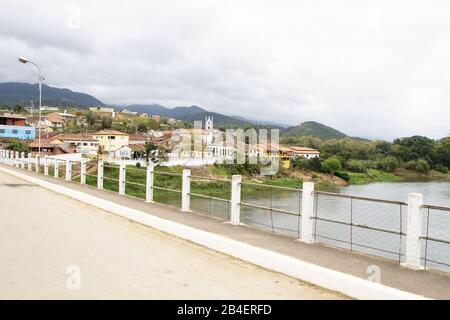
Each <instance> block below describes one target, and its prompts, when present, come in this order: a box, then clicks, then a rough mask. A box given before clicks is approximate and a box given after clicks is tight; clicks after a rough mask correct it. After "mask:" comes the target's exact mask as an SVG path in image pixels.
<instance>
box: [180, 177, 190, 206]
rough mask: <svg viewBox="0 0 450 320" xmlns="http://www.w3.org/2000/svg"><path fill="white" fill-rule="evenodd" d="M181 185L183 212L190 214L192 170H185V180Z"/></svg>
mask: <svg viewBox="0 0 450 320" xmlns="http://www.w3.org/2000/svg"><path fill="white" fill-rule="evenodd" d="M182 179H183V180H182V184H181V211H184V212H188V211H190V210H191V196H190V193H191V170H189V169H184V170H183V178H182Z"/></svg>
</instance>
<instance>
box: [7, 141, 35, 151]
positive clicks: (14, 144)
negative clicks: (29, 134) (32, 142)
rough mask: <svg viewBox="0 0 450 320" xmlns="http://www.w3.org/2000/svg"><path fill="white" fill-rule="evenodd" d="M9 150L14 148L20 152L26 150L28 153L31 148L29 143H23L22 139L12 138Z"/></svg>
mask: <svg viewBox="0 0 450 320" xmlns="http://www.w3.org/2000/svg"><path fill="white" fill-rule="evenodd" d="M8 149H9V150H13V151H18V152H25V153H28V152H29V150H30V148H29V147H28V145H27V144H26V143H23V142H22V141H19V140H16V139H14V140H12V141H11V142H10V144H9V146H8Z"/></svg>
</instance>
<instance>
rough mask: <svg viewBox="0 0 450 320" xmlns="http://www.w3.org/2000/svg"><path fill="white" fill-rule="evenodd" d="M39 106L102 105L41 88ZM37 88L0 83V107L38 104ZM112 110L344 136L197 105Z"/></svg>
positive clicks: (75, 94) (325, 128)
mask: <svg viewBox="0 0 450 320" xmlns="http://www.w3.org/2000/svg"><path fill="white" fill-rule="evenodd" d="M42 92H43V102H42V104H43V105H47V106H58V107H79V108H87V107H91V106H104V105H106V104H105V103H103V102H102V101H100V100H98V99H96V98H95V97H93V96H91V95H88V94H85V93H82V92H75V91H72V90H70V89H65V88H56V87H51V86H48V85H43V86H42ZM37 99H38V85H37V84H29V83H21V82H4V83H0V106H1V105H7V106H15V105H16V104H21V105H26V106H29V105H30V103H31V101H33V103H34V105H35V106H36V105H37V104H38V100H37ZM114 107H115V108H116V110H118V111H121V110H124V109H127V110H129V111H135V112H138V113H144V112H145V113H147V114H151V115H160V116H163V117H171V118H175V119H180V120H184V121H188V122H193V121H195V120H204V119H205V117H206V116H212V117H214V125H215V126H216V127H228V128H229V127H238V126H246V125H253V126H260V127H262V126H264V127H265V128H278V129H280V131H281V132H282V133H284V134H285V135H289V136H316V137H318V138H321V139H325V140H326V139H332V138H337V139H340V138H345V137H347V135H346V134H344V133H342V132H340V131H338V130H336V129H334V128H331V127H328V126H326V125H324V124H321V123H318V122H314V121H307V122H304V123H302V124H300V125H298V126H293V127H287V126H286V125H283V124H278V123H276V122H270V121H267V122H264V121H258V120H249V119H246V118H244V117H241V116H227V115H224V114H221V113H217V112H210V111H207V110H205V109H203V108H201V107H199V106H196V105H193V106H189V107H187V106H180V107H175V108H167V107H164V106H161V105H159V104H132V105H127V106H114Z"/></svg>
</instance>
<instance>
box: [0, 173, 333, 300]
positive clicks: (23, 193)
mask: <svg viewBox="0 0 450 320" xmlns="http://www.w3.org/2000/svg"><path fill="white" fill-rule="evenodd" d="M340 298H342V296H340V295H338V294H336V293H334V292H330V291H327V290H324V289H321V288H318V287H316V286H313V285H310V284H307V283H304V282H301V281H298V280H296V279H294V278H291V277H288V276H285V275H281V274H278V273H275V272H271V271H268V270H265V269H262V268H259V267H257V266H254V265H252V264H249V263H246V262H243V261H240V260H238V259H235V258H232V257H229V256H227V255H224V254H221V253H218V252H215V251H212V250H209V249H207V248H204V247H201V246H198V245H196V244H193V243H190V242H188V241H185V240H182V239H179V238H176V237H173V236H170V235H167V234H165V233H162V232H159V231H157V230H154V229H151V228H148V227H145V226H142V225H139V224H137V223H133V222H130V221H128V220H126V219H123V218H121V217H118V216H115V215H113V214H111V213H108V212H106V211H103V210H100V209H97V208H95V207H92V206H89V205H86V204H83V203H81V202H78V201H76V200H72V199H70V198H68V197H65V196H62V195H59V194H56V193H54V192H52V191H48V190H46V189H43V188H41V187H38V186H35V185H32V184H30V183H27V182H25V181H23V180H20V179H18V178H15V177H12V176H9V175H7V174H4V173H0V299H340Z"/></svg>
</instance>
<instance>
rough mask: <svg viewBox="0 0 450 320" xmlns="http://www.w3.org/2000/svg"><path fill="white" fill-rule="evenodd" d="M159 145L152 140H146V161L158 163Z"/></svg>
mask: <svg viewBox="0 0 450 320" xmlns="http://www.w3.org/2000/svg"><path fill="white" fill-rule="evenodd" d="M157 156H158V146H157V145H156V144H155V143H153V142H152V141H147V142H145V161H146V162H147V164H149V163H150V162H149V161H151V162H153V163H157V162H158V158H157Z"/></svg>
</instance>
